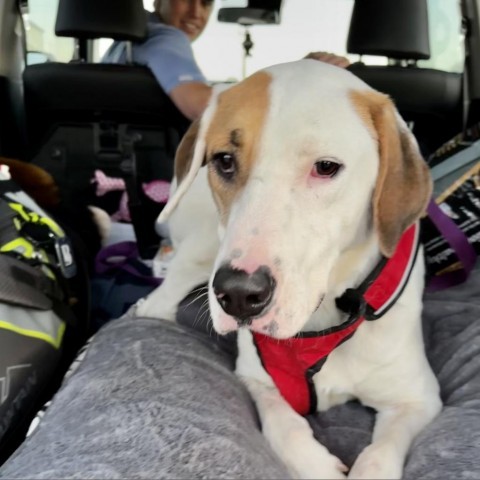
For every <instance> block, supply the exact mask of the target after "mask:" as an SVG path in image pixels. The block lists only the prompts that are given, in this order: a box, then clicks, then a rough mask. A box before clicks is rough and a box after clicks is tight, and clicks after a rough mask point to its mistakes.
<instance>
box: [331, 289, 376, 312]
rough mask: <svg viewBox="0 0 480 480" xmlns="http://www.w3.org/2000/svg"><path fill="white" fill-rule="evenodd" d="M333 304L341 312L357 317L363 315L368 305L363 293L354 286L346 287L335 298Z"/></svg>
mask: <svg viewBox="0 0 480 480" xmlns="http://www.w3.org/2000/svg"><path fill="white" fill-rule="evenodd" d="M335 304H336V306H337V308H338V309H339V310H341V311H342V312H345V313H346V314H348V315H349V316H350V317H351V316H355V317H357V318H358V317H364V316H365V314H366V312H367V306H368V305H367V302H366V301H365V298H364V297H363V295H362V294H361V293H360V292H359V291H358V290H356V289H354V288H347V289H346V290H345V291H344V292H343V293H342V295H341V296H340V297H338V298H336V299H335Z"/></svg>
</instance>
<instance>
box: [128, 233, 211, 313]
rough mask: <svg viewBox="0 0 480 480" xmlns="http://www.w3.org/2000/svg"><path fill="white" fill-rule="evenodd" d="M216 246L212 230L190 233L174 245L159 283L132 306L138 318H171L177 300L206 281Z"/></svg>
mask: <svg viewBox="0 0 480 480" xmlns="http://www.w3.org/2000/svg"><path fill="white" fill-rule="evenodd" d="M217 249H218V239H217V237H216V236H215V232H214V234H213V235H212V234H211V233H205V234H202V231H199V232H193V233H192V235H189V236H188V237H186V238H185V239H184V240H183V241H182V242H181V243H180V244H179V246H178V249H177V251H176V253H175V256H174V257H173V258H172V260H171V261H170V264H169V266H168V272H167V276H166V277H165V280H164V281H163V283H162V284H161V285H160V286H159V287H158V288H157V289H155V290H154V291H153V292H152V293H151V294H150V295H148V296H147V297H146V298H145V299H143V300H141V301H140V302H139V303H138V304H137V305H136V307H135V315H136V316H138V317H151V318H162V319H164V320H172V321H173V320H175V318H176V314H177V310H178V305H179V303H180V302H181V301H182V300H183V299H184V298H185V297H186V296H187V295H188V294H189V293H190V292H191V290H192V289H193V288H195V287H198V286H199V285H202V284H203V283H206V282H207V281H208V278H209V276H210V273H211V271H212V265H213V261H214V258H215V255H216V253H217Z"/></svg>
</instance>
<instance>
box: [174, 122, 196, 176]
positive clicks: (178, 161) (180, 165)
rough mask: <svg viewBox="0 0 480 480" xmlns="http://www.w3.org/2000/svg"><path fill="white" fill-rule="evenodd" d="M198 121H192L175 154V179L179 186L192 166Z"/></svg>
mask: <svg viewBox="0 0 480 480" xmlns="http://www.w3.org/2000/svg"><path fill="white" fill-rule="evenodd" d="M199 125H200V121H199V120H194V121H193V122H192V124H191V125H190V127H189V129H188V130H187V132H186V133H185V135H184V136H183V138H182V140H181V142H180V144H179V145H178V148H177V152H176V154H175V177H176V179H177V182H178V183H179V184H180V183H181V181H182V180H183V179H184V178H185V176H186V175H187V172H188V171H189V170H190V166H191V165H192V158H193V152H194V150H195V142H196V141H197V136H198V129H199Z"/></svg>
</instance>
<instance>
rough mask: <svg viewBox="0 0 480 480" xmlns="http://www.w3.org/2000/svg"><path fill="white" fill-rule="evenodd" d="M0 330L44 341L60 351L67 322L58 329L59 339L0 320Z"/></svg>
mask: <svg viewBox="0 0 480 480" xmlns="http://www.w3.org/2000/svg"><path fill="white" fill-rule="evenodd" d="M0 328H3V329H4V330H10V331H11V332H15V333H18V334H20V335H24V336H26V337H32V338H37V339H38V340H43V341H44V342H47V343H49V344H50V345H52V347H53V348H55V349H57V350H58V349H59V348H60V345H61V343H62V339H63V334H64V333H65V328H66V324H65V322H61V324H60V327H59V328H58V332H57V338H54V337H52V336H51V335H48V333H44V332H39V331H37V330H29V329H27V328H21V327H18V326H17V325H14V324H13V323H9V322H6V321H4V320H0Z"/></svg>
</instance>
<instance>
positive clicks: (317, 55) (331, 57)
mask: <svg viewBox="0 0 480 480" xmlns="http://www.w3.org/2000/svg"><path fill="white" fill-rule="evenodd" d="M305 58H312V59H313V60H320V61H321V62H325V63H330V64H332V65H336V66H337V67H340V68H347V67H348V66H349V65H350V61H349V60H348V58H346V57H341V56H340V55H335V54H334V53H329V52H310V53H309V54H308V55H307V56H306V57H305Z"/></svg>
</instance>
